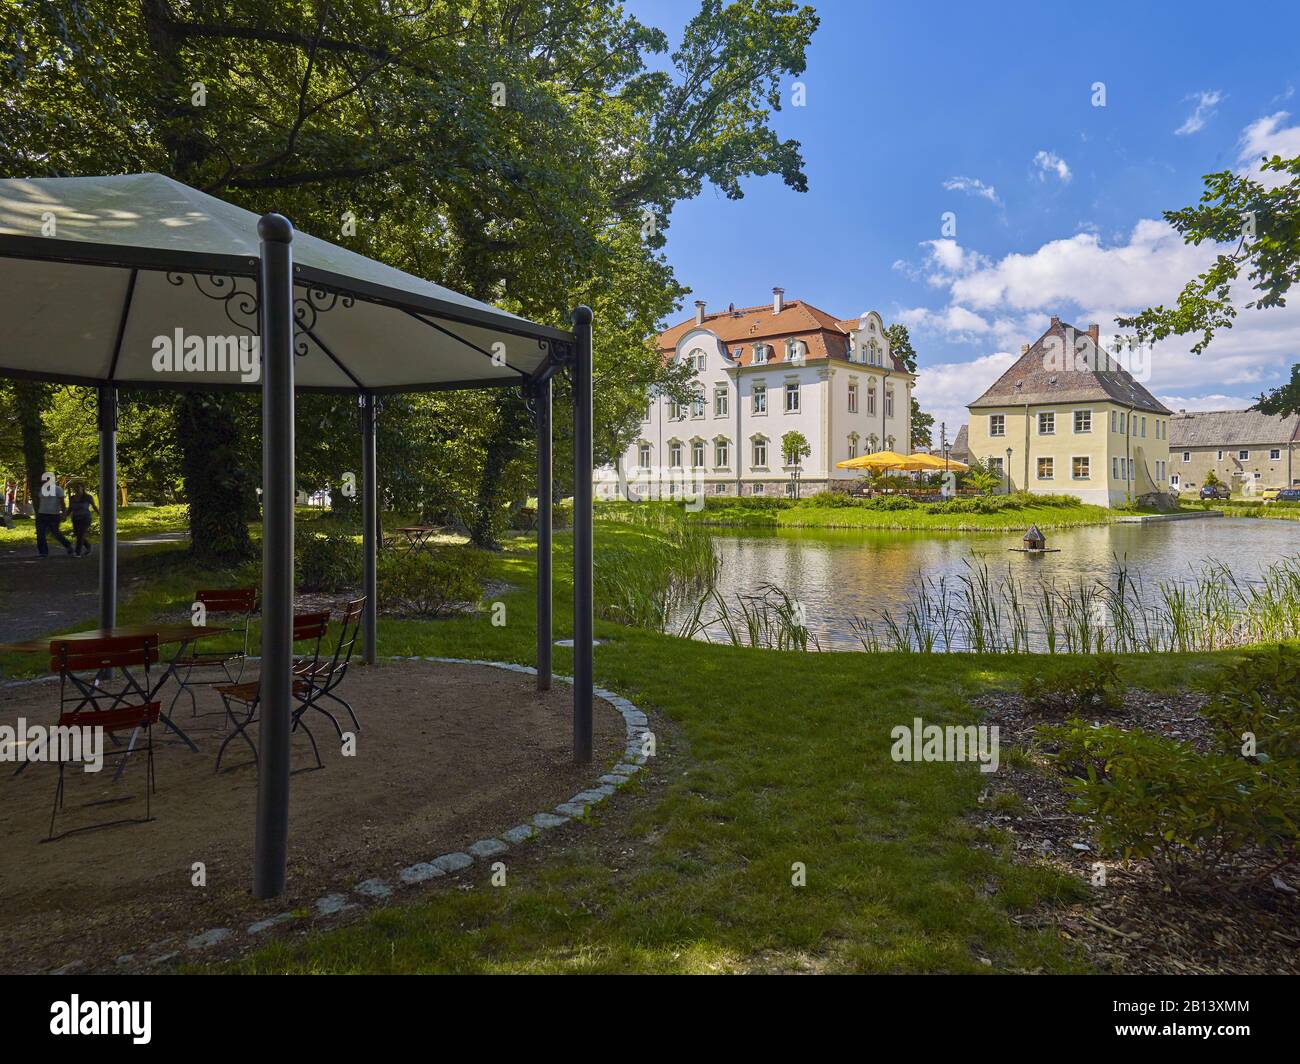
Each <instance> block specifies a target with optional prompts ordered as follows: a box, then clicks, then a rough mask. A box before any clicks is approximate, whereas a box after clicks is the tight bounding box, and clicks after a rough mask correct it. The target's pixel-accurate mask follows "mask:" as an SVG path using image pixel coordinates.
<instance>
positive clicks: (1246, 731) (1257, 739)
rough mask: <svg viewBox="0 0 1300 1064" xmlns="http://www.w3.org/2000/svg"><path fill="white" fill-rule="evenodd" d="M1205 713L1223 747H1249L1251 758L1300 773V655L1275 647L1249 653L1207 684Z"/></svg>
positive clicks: (1290, 650) (1290, 649)
mask: <svg viewBox="0 0 1300 1064" xmlns="http://www.w3.org/2000/svg"><path fill="white" fill-rule="evenodd" d="M1205 688H1206V690H1207V692H1208V693H1209V695H1210V701H1209V703H1208V704H1207V705H1206V707H1205V709H1204V710H1203V713H1204V714H1205V716H1206V717H1207V718H1208V719H1209V720H1210V722H1211V723H1212V724H1213V725H1214V727H1215V732H1216V733H1217V735H1218V737H1219V741H1220V742H1221V743H1222V744H1223V746H1224V749H1229V750H1230V749H1233V748H1234V747H1238V748H1243V753H1244V752H1245V751H1246V749H1248V748H1249V747H1248V746H1247V742H1248V738H1249V739H1250V740H1253V741H1252V742H1251V743H1250V747H1253V749H1254V753H1253V754H1251V755H1250V756H1251V758H1252V760H1254V761H1256V762H1257V763H1260V764H1267V763H1269V762H1270V761H1283V762H1288V763H1290V764H1291V765H1292V766H1293V767H1294V768H1297V769H1300V651H1296V650H1294V649H1292V648H1290V647H1285V646H1281V645H1279V646H1276V647H1269V648H1267V649H1264V650H1258V651H1254V652H1251V653H1248V654H1246V655H1245V656H1244V657H1242V658H1241V659H1240V660H1238V661H1234V662H1230V663H1229V664H1227V665H1224V666H1223V667H1222V668H1220V669H1219V671H1218V672H1217V673H1215V674H1214V676H1212V677H1211V678H1210V679H1209V680H1208V681H1207V682H1206V684H1205Z"/></svg>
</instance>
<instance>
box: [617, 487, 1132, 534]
mask: <svg viewBox="0 0 1300 1064" xmlns="http://www.w3.org/2000/svg"><path fill="white" fill-rule="evenodd" d="M671 508H676V509H678V510H681V509H683V507H682V506H681V504H680V503H677V504H674V503H671V502H643V503H622V502H605V503H601V504H600V508H599V510H598V511H597V512H598V513H600V512H605V513H608V514H610V515H611V516H618V517H623V516H624V515H626V514H628V513H629V512H634V511H637V510H645V509H671ZM1114 516H1115V514H1114V511H1112V510H1108V509H1107V508H1106V507H1104V506H1093V505H1091V504H1089V503H1082V502H1079V501H1078V500H1077V499H1074V498H1072V497H1069V496H1039V495H1028V494H1024V493H1017V494H1015V495H1011V496H992V497H980V498H974V499H971V498H963V499H958V500H951V501H949V502H938V503H913V502H912V501H911V500H909V499H903V498H893V497H885V498H877V499H862V500H850V499H847V498H844V497H842V496H841V497H836V498H833V500H832V498H828V497H827V496H824V495H816V496H812V497H810V498H806V499H800V500H798V501H797V502H796V501H794V500H790V499H776V498H771V499H764V498H759V499H751V498H745V499H735V498H725V499H724V498H706V499H705V500H704V506H703V508H702V509H700V510H698V511H694V512H691V511H688V519H689V520H690V521H692V522H695V523H699V524H704V525H710V526H715V527H719V528H838V529H856V528H870V529H885V530H893V531H905V532H906V531H917V532H925V531H930V532H988V531H1000V530H1016V531H1023V530H1024V529H1026V528H1028V527H1029V526H1030V525H1031V524H1036V525H1038V527H1039V528H1043V529H1053V528H1079V527H1083V526H1087V525H1104V524H1108V523H1109V522H1110V521H1111V520H1112V519H1113V518H1114Z"/></svg>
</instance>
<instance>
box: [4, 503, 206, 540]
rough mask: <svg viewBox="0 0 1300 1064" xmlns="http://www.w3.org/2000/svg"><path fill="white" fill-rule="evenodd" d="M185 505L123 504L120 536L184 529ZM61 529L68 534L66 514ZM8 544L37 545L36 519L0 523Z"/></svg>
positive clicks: (96, 526)
mask: <svg viewBox="0 0 1300 1064" xmlns="http://www.w3.org/2000/svg"><path fill="white" fill-rule="evenodd" d="M185 511H186V508H185V507H184V506H180V505H177V506H125V507H123V508H122V509H120V510H119V511H118V514H117V535H118V538H119V539H138V538H139V537H141V536H154V535H158V534H159V533H160V532H184V531H186V530H187V528H188V527H189V525H188V523H187V518H186V512H185ZM61 527H62V531H63V534H64V535H65V536H69V537H71V532H72V522H71V521H69V520H67V519H66V518H65V519H64V521H63V525H62V526H61ZM90 534H91V537H92V538H94V539H96V540H98V538H99V519H98V518H96V519H95V523H94V524H93V525H92V526H91V532H90ZM11 547H31V548H32V549H33V550H35V549H36V522H35V521H34V520H33V519H32V518H30V517H26V518H24V517H15V518H14V527H13V528H4V527H3V526H0V550H6V549H8V548H11Z"/></svg>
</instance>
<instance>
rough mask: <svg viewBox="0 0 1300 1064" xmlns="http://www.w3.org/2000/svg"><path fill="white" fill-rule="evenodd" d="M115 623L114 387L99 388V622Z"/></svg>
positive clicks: (103, 624)
mask: <svg viewBox="0 0 1300 1064" xmlns="http://www.w3.org/2000/svg"><path fill="white" fill-rule="evenodd" d="M116 624H117V390H116V389H115V388H114V387H113V386H112V385H111V384H105V385H102V386H101V387H100V389H99V626H100V627H101V628H112V627H113V626H114V625H116Z"/></svg>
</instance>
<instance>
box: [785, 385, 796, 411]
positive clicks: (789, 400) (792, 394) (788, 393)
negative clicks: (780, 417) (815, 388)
mask: <svg viewBox="0 0 1300 1064" xmlns="http://www.w3.org/2000/svg"><path fill="white" fill-rule="evenodd" d="M785 412H786V413H787V414H797V413H799V385H798V384H796V383H793V382H791V383H789V384H787V385H786V386H785Z"/></svg>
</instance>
